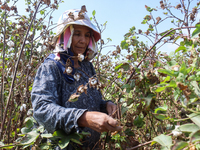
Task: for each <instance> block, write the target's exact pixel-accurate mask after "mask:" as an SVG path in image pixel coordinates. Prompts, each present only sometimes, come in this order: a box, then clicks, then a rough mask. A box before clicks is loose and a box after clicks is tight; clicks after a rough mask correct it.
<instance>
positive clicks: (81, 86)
mask: <svg viewBox="0 0 200 150" xmlns="http://www.w3.org/2000/svg"><path fill="white" fill-rule="evenodd" d="M76 92H77V93H80V94H81V93H83V92H84V93H85V94H87V85H85V86H84V85H83V84H82V85H80V86H79V87H78V88H77V91H76Z"/></svg>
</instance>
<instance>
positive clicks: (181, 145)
mask: <svg viewBox="0 0 200 150" xmlns="http://www.w3.org/2000/svg"><path fill="white" fill-rule="evenodd" d="M186 146H188V143H187V142H184V141H181V142H178V143H176V144H175V148H174V150H182V149H184V148H185V147H186Z"/></svg>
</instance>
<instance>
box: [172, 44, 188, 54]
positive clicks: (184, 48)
mask: <svg viewBox="0 0 200 150" xmlns="http://www.w3.org/2000/svg"><path fill="white" fill-rule="evenodd" d="M181 50H182V51H183V53H184V52H187V49H186V47H185V46H180V47H179V48H177V49H176V50H175V53H177V52H179V51H181Z"/></svg>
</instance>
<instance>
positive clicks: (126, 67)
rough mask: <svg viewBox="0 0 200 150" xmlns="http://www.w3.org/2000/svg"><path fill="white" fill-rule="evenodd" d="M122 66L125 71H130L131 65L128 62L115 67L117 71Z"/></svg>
mask: <svg viewBox="0 0 200 150" xmlns="http://www.w3.org/2000/svg"><path fill="white" fill-rule="evenodd" d="M120 68H123V69H124V70H125V71H128V70H129V69H130V66H129V64H128V63H121V64H119V65H117V66H116V67H115V72H116V71H118V70H119V69H120Z"/></svg>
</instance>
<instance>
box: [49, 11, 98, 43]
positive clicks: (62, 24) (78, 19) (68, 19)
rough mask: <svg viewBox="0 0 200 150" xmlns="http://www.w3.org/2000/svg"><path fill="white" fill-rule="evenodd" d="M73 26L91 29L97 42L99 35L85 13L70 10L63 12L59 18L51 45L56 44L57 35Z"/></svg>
mask: <svg viewBox="0 0 200 150" xmlns="http://www.w3.org/2000/svg"><path fill="white" fill-rule="evenodd" d="M73 24H76V25H84V26H87V27H89V28H90V29H92V31H93V37H94V40H95V42H97V41H98V40H99V39H100V38H101V34H100V33H99V31H98V30H97V28H96V27H95V26H94V25H93V24H92V22H91V21H90V18H89V17H88V15H87V14H86V12H83V11H82V10H79V9H70V10H67V11H65V12H64V13H63V14H62V15H61V16H60V18H59V20H58V24H57V32H56V35H55V36H54V38H53V43H55V42H56V40H57V38H58V37H59V35H60V34H62V33H63V32H64V31H65V29H66V28H67V27H69V26H70V25H73Z"/></svg>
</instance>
